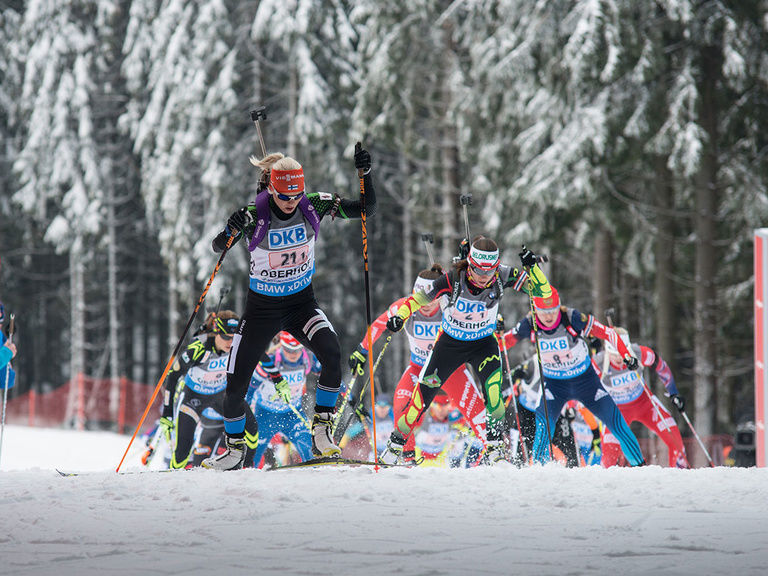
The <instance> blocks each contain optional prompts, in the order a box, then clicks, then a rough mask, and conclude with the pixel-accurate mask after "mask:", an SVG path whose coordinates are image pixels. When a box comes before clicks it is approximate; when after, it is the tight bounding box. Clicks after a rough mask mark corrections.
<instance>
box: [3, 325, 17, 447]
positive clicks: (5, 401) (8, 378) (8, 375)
mask: <svg viewBox="0 0 768 576" xmlns="http://www.w3.org/2000/svg"><path fill="white" fill-rule="evenodd" d="M15 318H16V315H15V314H11V320H10V322H9V323H8V342H10V343H11V344H13V332H14V329H15V326H14V319H15ZM10 382H11V361H10V360H9V361H8V364H7V365H6V367H5V388H3V417H2V422H0V459H2V456H3V437H4V436H5V407H6V406H7V404H8V385H9V384H10Z"/></svg>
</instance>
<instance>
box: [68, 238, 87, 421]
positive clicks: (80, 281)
mask: <svg viewBox="0 0 768 576" xmlns="http://www.w3.org/2000/svg"><path fill="white" fill-rule="evenodd" d="M80 245H81V242H80V241H79V240H76V241H75V242H74V245H73V247H72V250H71V251H70V252H69V306H70V334H71V336H70V348H69V381H70V387H69V397H68V398H67V412H66V421H67V422H73V423H74V424H75V427H76V428H77V429H78V430H83V429H84V428H85V421H84V419H83V418H82V416H83V415H82V413H81V411H80V409H79V408H80V403H81V402H82V400H83V399H82V398H81V397H80V395H79V386H78V383H79V382H80V378H81V377H82V376H84V372H85V288H84V287H85V278H84V277H85V266H84V264H83V255H82V252H81V248H80Z"/></svg>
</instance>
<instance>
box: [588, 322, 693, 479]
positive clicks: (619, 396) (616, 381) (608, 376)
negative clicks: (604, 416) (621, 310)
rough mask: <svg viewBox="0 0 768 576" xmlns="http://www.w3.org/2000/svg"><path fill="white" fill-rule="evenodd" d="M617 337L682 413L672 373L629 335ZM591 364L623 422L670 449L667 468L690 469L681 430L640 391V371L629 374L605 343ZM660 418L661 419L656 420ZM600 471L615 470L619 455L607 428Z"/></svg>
mask: <svg viewBox="0 0 768 576" xmlns="http://www.w3.org/2000/svg"><path fill="white" fill-rule="evenodd" d="M615 330H616V333H617V334H618V335H619V336H621V339H622V340H623V341H624V344H625V345H626V347H627V348H631V350H632V353H633V355H634V356H635V357H636V358H638V359H639V360H640V365H641V366H648V367H650V368H653V369H654V370H656V374H658V375H659V378H661V380H662V382H664V387H665V388H666V390H667V394H669V396H670V398H671V400H672V403H673V404H674V405H675V407H676V408H677V409H678V410H679V411H682V410H684V409H685V401H684V400H683V398H682V396H680V394H679V393H678V391H677V386H676V385H675V379H674V377H673V376H672V371H671V370H670V369H669V366H668V365H667V363H666V362H664V360H663V358H662V357H661V356H660V355H659V354H657V353H656V352H654V351H653V350H652V349H651V348H648V347H647V346H640V345H639V344H633V343H631V342H630V341H629V334H628V333H627V331H626V329H624V328H616V329H615ZM594 364H595V365H596V366H595V368H596V370H597V373H598V374H599V375H600V380H601V381H602V383H603V386H604V387H605V389H606V390H607V391H608V393H609V394H610V395H611V398H613V401H614V402H616V405H617V406H618V407H619V410H620V411H621V414H622V415H623V416H624V419H625V420H626V421H627V422H628V423H630V422H634V421H637V422H641V423H643V424H644V425H645V426H646V427H647V428H649V429H650V430H651V431H653V432H654V433H655V434H656V435H657V436H658V437H659V438H661V439H662V441H663V442H664V444H666V445H667V448H668V449H669V465H670V466H671V467H676V468H690V466H689V465H688V459H687V458H686V455H685V447H684V446H683V438H682V437H681V436H680V429H679V428H678V427H677V423H676V422H675V419H674V418H673V417H672V415H671V414H670V413H669V412H668V411H667V409H666V408H664V405H663V404H662V403H661V401H660V400H659V399H658V398H657V397H656V395H654V394H651V398H649V397H648V394H647V393H646V392H645V390H644V389H643V380H642V375H641V374H640V372H639V370H641V369H638V370H630V369H629V368H627V367H626V366H625V365H624V362H623V361H622V359H621V356H620V355H619V353H618V352H617V350H616V348H615V347H614V346H613V345H612V344H611V343H610V342H607V343H606V346H605V351H601V352H600V353H599V354H597V355H596V356H595V357H594ZM659 415H661V418H659ZM602 445H603V456H602V460H601V463H602V465H603V467H605V468H608V467H610V466H615V465H616V463H617V462H618V460H619V456H620V455H621V448H620V446H619V444H618V441H617V440H616V438H615V437H614V436H613V434H611V433H610V431H609V430H608V429H607V428H606V429H605V430H604V431H603V441H602Z"/></svg>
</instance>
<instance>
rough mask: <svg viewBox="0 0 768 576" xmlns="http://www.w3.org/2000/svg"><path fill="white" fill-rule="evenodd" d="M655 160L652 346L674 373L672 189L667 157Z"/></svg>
mask: <svg viewBox="0 0 768 576" xmlns="http://www.w3.org/2000/svg"><path fill="white" fill-rule="evenodd" d="M655 163H656V169H655V175H656V177H655V185H654V203H655V205H656V207H657V208H658V212H657V213H656V215H655V221H656V226H657V230H656V235H655V239H654V256H655V258H656V277H655V283H654V292H655V304H656V312H655V315H656V342H655V347H654V349H655V350H656V352H658V353H659V354H661V357H662V358H664V360H665V361H666V362H667V364H669V367H670V368H671V369H672V373H673V374H674V373H675V334H674V330H675V327H676V326H679V324H678V322H677V318H676V317H675V286H674V283H673V280H672V272H673V270H674V241H675V231H674V228H675V225H674V220H673V219H672V216H671V215H670V210H671V209H672V208H673V207H674V190H673V187H672V175H671V174H670V172H669V169H668V168H667V159H666V158H665V157H663V156H657V157H656V159H655Z"/></svg>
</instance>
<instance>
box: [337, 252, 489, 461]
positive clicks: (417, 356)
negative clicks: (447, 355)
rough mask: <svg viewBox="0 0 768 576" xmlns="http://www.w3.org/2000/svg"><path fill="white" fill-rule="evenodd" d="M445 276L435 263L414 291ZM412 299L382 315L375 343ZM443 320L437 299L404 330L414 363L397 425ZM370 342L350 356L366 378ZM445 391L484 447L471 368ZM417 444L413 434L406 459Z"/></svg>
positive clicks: (400, 388)
mask: <svg viewBox="0 0 768 576" xmlns="http://www.w3.org/2000/svg"><path fill="white" fill-rule="evenodd" d="M443 274H444V272H443V269H442V267H441V266H440V264H434V265H433V266H432V268H431V269H426V270H422V271H421V272H419V275H418V277H417V278H416V282H415V283H414V285H413V292H414V293H416V292H418V291H424V292H429V291H430V290H431V289H432V284H433V283H434V281H435V280H436V279H437V278H439V277H441V276H442V275H443ZM407 298H408V297H407V296H406V297H403V298H400V299H399V300H396V301H395V302H393V303H392V304H391V305H390V306H389V309H388V310H387V312H385V313H383V314H382V315H381V316H379V317H378V318H377V319H376V321H375V322H374V323H373V326H372V331H371V338H372V339H373V341H374V342H375V341H376V340H377V339H378V338H379V337H380V336H381V335H382V334H383V333H384V332H385V331H386V329H387V320H388V319H389V317H390V316H393V315H395V314H397V310H398V309H399V308H400V306H401V305H402V304H403V302H405V300H406V299H407ZM442 320H443V314H442V309H441V307H440V299H439V298H438V299H436V300H434V301H432V302H431V303H429V304H428V305H426V306H423V307H422V308H420V309H419V310H418V311H417V312H415V313H414V314H413V315H412V316H411V318H409V320H408V322H406V324H405V326H404V329H405V332H406V334H407V335H408V344H409V347H410V350H411V361H410V363H409V364H408V366H407V367H406V369H405V371H404V372H403V375H402V376H401V377H400V382H398V384H397V388H396V389H395V394H394V401H393V403H392V404H393V408H394V411H395V422H397V421H398V419H399V418H400V417H401V416H402V415H403V413H404V412H405V408H406V407H407V406H408V402H409V401H410V399H411V396H412V395H413V390H414V388H415V387H416V385H417V384H418V383H419V374H420V373H421V371H422V369H423V368H424V364H425V363H426V361H427V357H428V356H429V353H430V352H431V351H432V347H433V346H434V344H435V339H436V338H437V335H438V333H439V332H440V325H441V322H442ZM367 344H368V343H367V341H366V339H363V342H361V343H360V344H359V345H358V347H357V349H356V350H355V351H354V352H353V353H352V355H351V356H350V357H349V365H350V368H352V370H353V371H357V372H358V374H360V375H363V372H364V368H363V366H364V364H365V362H366V360H367V358H368V349H367ZM443 391H444V392H445V393H446V394H448V396H449V398H450V399H451V400H452V402H453V404H454V406H455V407H456V408H458V409H459V411H460V412H461V414H462V415H463V416H464V418H466V420H467V422H468V423H469V425H470V427H471V428H472V431H473V432H474V433H475V436H477V437H478V438H479V439H480V440H481V441H482V442H483V444H485V441H486V429H485V420H486V418H485V403H484V402H483V396H482V395H481V394H480V392H479V391H478V388H477V384H476V383H475V379H474V377H473V375H472V372H470V370H469V368H468V367H467V366H466V365H465V366H464V368H463V369H462V370H457V371H456V372H454V373H453V374H452V375H451V377H450V378H448V380H446V382H445V384H443ZM423 418H424V416H423V415H422V417H421V419H419V421H418V423H417V424H416V427H418V426H420V425H421V421H422V420H423ZM415 449H416V445H415V441H414V436H413V434H410V435H409V436H408V438H407V440H406V443H405V447H404V449H403V457H404V459H405V460H406V461H410V460H411V459H412V458H413V457H414V455H415Z"/></svg>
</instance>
